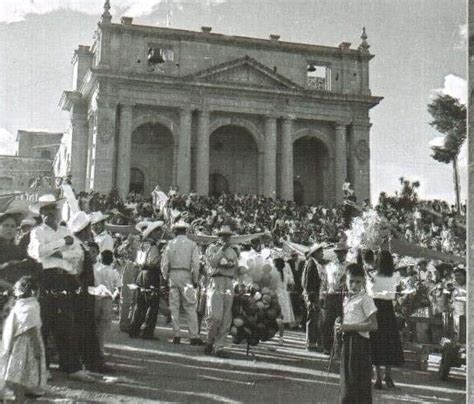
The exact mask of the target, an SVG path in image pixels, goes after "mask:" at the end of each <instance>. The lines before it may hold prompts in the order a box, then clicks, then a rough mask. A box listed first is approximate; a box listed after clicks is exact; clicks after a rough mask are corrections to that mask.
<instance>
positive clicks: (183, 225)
mask: <svg viewBox="0 0 474 404" xmlns="http://www.w3.org/2000/svg"><path fill="white" fill-rule="evenodd" d="M188 227H189V224H187V223H186V222H185V221H183V220H179V221H177V222H176V223H175V224H173V226H172V229H173V230H178V229H187V228H188Z"/></svg>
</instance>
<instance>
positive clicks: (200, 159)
mask: <svg viewBox="0 0 474 404" xmlns="http://www.w3.org/2000/svg"><path fill="white" fill-rule="evenodd" d="M197 131H198V133H197V136H198V138H197V145H196V192H197V194H198V195H203V196H207V195H208V194H209V111H207V110H204V111H199V115H198V129H197Z"/></svg>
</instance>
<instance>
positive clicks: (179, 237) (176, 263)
mask: <svg viewBox="0 0 474 404" xmlns="http://www.w3.org/2000/svg"><path fill="white" fill-rule="evenodd" d="M187 227H188V225H187V224H186V223H184V222H178V223H176V224H175V225H174V226H173V230H174V232H175V234H176V237H175V238H174V239H173V240H171V241H169V242H168V245H167V246H166V249H165V251H164V253H163V258H162V261H161V273H162V275H163V278H164V279H165V281H167V280H168V279H169V284H170V297H169V301H170V309H171V322H172V325H173V332H174V338H173V343H174V344H179V343H180V342H181V336H180V324H179V311H180V307H181V306H182V307H183V309H184V311H185V312H186V314H187V320H188V327H189V334H190V337H191V338H190V344H191V345H202V344H203V342H202V340H201V339H200V338H199V333H198V320H197V296H196V289H197V282H198V277H199V264H200V257H199V248H198V245H197V244H196V243H195V242H194V241H192V240H190V239H189V238H188V237H186V229H187Z"/></svg>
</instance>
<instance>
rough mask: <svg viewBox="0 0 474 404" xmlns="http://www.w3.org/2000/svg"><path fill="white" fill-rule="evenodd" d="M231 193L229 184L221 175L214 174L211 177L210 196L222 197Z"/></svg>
mask: <svg viewBox="0 0 474 404" xmlns="http://www.w3.org/2000/svg"><path fill="white" fill-rule="evenodd" d="M228 193H229V182H228V181H227V179H226V178H225V177H224V176H223V175H222V174H219V173H214V174H211V175H210V176H209V195H210V196H220V195H222V194H228Z"/></svg>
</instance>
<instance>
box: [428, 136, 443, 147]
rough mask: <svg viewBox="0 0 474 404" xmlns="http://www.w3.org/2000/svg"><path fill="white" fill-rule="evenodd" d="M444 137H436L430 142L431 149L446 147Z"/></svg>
mask: <svg viewBox="0 0 474 404" xmlns="http://www.w3.org/2000/svg"><path fill="white" fill-rule="evenodd" d="M444 141H445V138H444V136H438V137H435V138H434V139H433V140H431V141H430V143H429V145H430V147H444Z"/></svg>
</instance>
